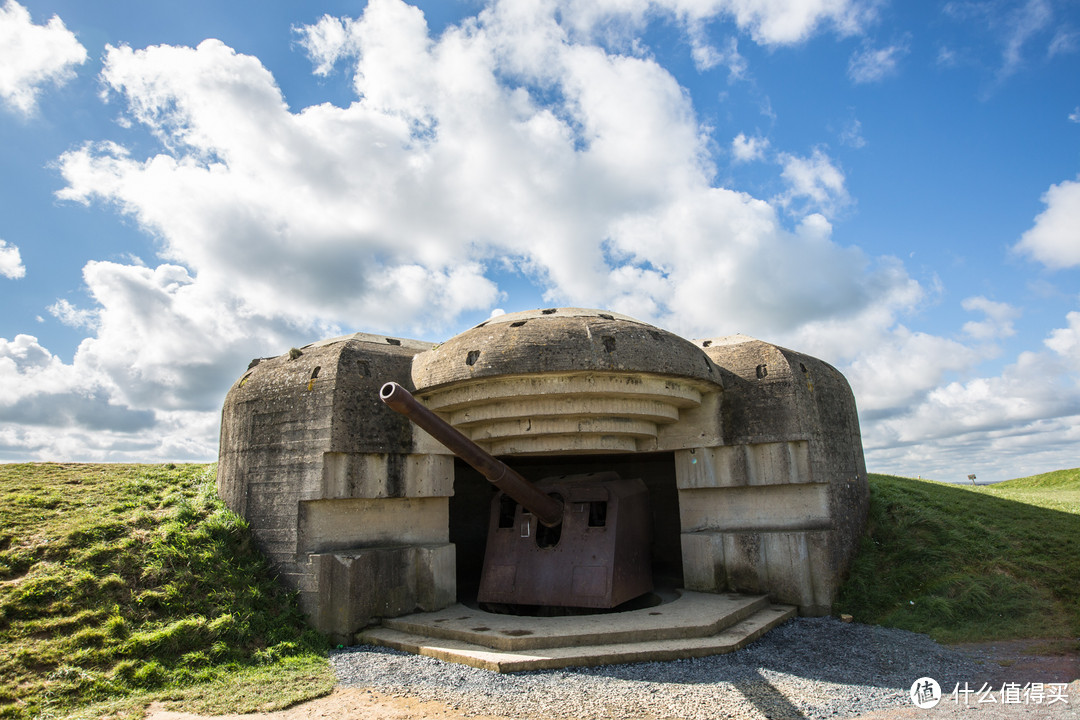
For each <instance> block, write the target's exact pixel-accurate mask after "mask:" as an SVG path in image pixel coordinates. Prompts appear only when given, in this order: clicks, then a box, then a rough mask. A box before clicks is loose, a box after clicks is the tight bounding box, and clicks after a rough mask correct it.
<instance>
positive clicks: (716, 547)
mask: <svg viewBox="0 0 1080 720" xmlns="http://www.w3.org/2000/svg"><path fill="white" fill-rule="evenodd" d="M699 344H700V345H701V347H702V348H703V350H704V352H705V353H706V354H708V355H709V357H710V358H712V360H713V361H714V362H715V363H716V364H717V366H718V367H720V368H721V374H722V377H723V383H724V387H725V394H724V406H723V411H722V412H723V423H722V425H723V428H724V438H723V441H724V442H723V446H722V447H718V448H711V449H708V450H705V451H698V452H699V453H700V454H701V456H702V457H700V458H697V459H698V462H697V465H692V464H691V463H693V462H694V460H695V457H696V456H695V451H684V452H682V453H679V454H678V460H677V462H678V463H679V467H682V468H686V472H683V473H680V476H679V478H680V482H679V487H680V493H681V495H680V505H681V506H682V507H684V508H689V507H694V508H697V509H696V510H695V511H694V512H692V513H691V516H690V517H689V518H687V520H688V522H684V526H683V532H684V533H685V534H684V540H683V547H684V562H686V563H687V565H688V566H689V567H692V568H693V571H692V572H690V571H688V573H687V577H686V583H687V587H692V588H695V589H700V590H711V591H714V592H715V591H717V590H719V589H725V588H727V589H734V590H740V591H746V592H769V593H770V594H772V595H773V596H775V597H777V598H778V599H782V600H783V601H784V602H790V603H793V604H796V605H798V606H799V609H800V611H801V612H803V613H804V614H811V615H817V614H824V613H827V612H829V610H830V608H831V606H832V603H833V601H834V600H835V595H836V590H837V589H838V588H839V586H840V583H841V582H842V581H843V577H844V575H845V573H846V572H847V568H848V565H849V563H850V560H851V556H852V555H853V554H854V552H855V549H856V547H857V544H858V539H859V535H860V534H861V532H862V528H863V525H864V523H865V521H866V513H867V508H868V503H869V487H868V485H867V479H866V465H865V461H864V459H863V451H862V439H861V436H860V433H859V421H858V414H857V412H856V408H855V399H854V396H853V395H852V393H851V389H850V387H849V386H848V384H847V381H846V380H845V379H844V377H843V376H842V375H841V374H840V373H839V372H838V371H837V370H836V369H835V368H833V367H832V366H830V365H828V364H827V363H824V362H822V361H820V360H817V359H816V358H812V357H810V356H808V355H804V354H802V353H797V352H794V351H791V350H787V349H785V348H780V347H777V346H775V345H770V344H768V343H765V342H762V341H760V340H754V339H753V338H749V337H746V336H741V335H736V336H731V337H726V338H714V339H711V340H702V341H699ZM697 466H704V467H706V468H708V469H707V470H698V469H696V467H697ZM766 486H770V487H766ZM684 495H685V497H683V496H684ZM736 508H739V510H736ZM769 508H771V510H770V509H769ZM740 510H741V511H740ZM688 556H692V557H689V558H688Z"/></svg>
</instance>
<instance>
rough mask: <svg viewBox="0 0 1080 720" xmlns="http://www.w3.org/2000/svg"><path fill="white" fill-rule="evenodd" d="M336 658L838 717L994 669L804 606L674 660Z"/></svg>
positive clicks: (506, 698)
mask: <svg viewBox="0 0 1080 720" xmlns="http://www.w3.org/2000/svg"><path fill="white" fill-rule="evenodd" d="M331 662H332V663H333V666H334V668H335V670H336V671H337V673H338V677H339V679H340V684H341V685H342V686H344V687H363V688H372V689H374V690H376V691H379V692H382V693H386V694H388V695H392V696H406V695H407V696H410V697H413V698H417V699H419V700H424V701H427V700H434V701H439V702H442V703H447V704H449V705H450V706H451V707H453V708H455V709H456V710H457V711H458V712H460V713H461V714H463V715H495V716H504V717H508V718H538V717H547V718H581V719H582V720H592V719H598V718H682V719H684V720H699V719H706V718H707V719H708V720H715V719H719V718H732V719H735V718H738V719H742V718H760V717H766V718H796V719H806V720H811V719H824V718H828V719H830V720H833V719H837V718H850V717H856V716H859V715H865V714H869V713H872V712H874V711H887V710H889V709H897V710H900V709H911V710H914V708H913V706H912V704H911V700H910V699H909V697H908V691H909V689H910V687H911V685H912V683H913V682H914V681H915V680H916V679H917V678H919V677H923V676H928V677H932V678H934V679H936V680H937V681H938V682H939V683H940V684H941V687H942V688H943V689H944V690H945V692H946V693H948V692H950V691H951V690H952V688H953V687H954V686H955V684H956V683H961V684H963V683H965V682H967V683H970V684H971V685H974V686H975V687H976V688H978V687H979V686H980V684H981V682H982V681H984V680H988V679H990V678H991V675H990V672H991V668H989V667H987V666H986V665H984V664H980V663H977V662H976V661H975V660H973V659H971V658H970V657H968V656H967V655H964V654H962V653H960V652H957V651H953V650H950V649H948V648H944V647H942V646H940V645H938V644H937V643H935V642H933V641H932V640H930V638H928V637H927V636H925V635H919V634H916V633H911V632H906V631H903V630H893V629H888V628H881V627H876V626H870V625H859V624H856V623H850V624H848V623H842V622H840V621H839V620H836V619H834V618H798V619H795V620H792V621H791V622H788V623H786V624H785V625H783V626H781V627H779V628H776V629H774V630H772V631H771V632H769V633H767V634H766V635H765V636H764V637H762V638H761V639H760V640H758V641H756V642H755V643H753V644H751V645H750V646H748V647H747V648H745V649H743V650H741V651H739V652H735V653H731V654H728V655H718V656H714V657H708V658H699V659H692V660H677V661H671V662H657V663H636V664H630V665H613V666H605V667H597V668H569V669H566V670H549V671H538V672H527V673H517V674H505V675H500V674H497V673H493V672H489V671H486V670H477V669H474V668H470V667H466V666H464V665H457V664H453V663H445V662H441V661H438V660H433V659H431V658H426V657H419V656H415V655H410V654H406V653H400V652H397V651H393V650H387V649H385V648H375V647H370V646H358V647H353V648H348V649H345V650H341V651H338V652H336V653H333V654H332V656H331ZM1039 680H1040V679H1039V678H1032V679H1031V681H1033V682H1037V681H1039ZM1069 700H1070V704H1075V703H1077V700H1078V698H1075V697H1070V698H1069ZM943 704H944V703H943ZM1010 709H1016V710H1020V708H1010ZM1032 709H1034V708H1032ZM1069 710H1070V711H1071V710H1073V708H1072V707H1070V708H1069ZM1019 716H1020V715H1019V714H1017V715H1014V717H1019ZM1070 717H1071V715H1070Z"/></svg>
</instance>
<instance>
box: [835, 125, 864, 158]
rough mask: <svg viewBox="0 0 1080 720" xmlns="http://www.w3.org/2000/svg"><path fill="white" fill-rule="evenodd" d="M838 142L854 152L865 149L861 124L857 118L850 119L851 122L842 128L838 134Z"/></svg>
mask: <svg viewBox="0 0 1080 720" xmlns="http://www.w3.org/2000/svg"><path fill="white" fill-rule="evenodd" d="M840 142H842V143H843V144H844V145H847V146H848V147H852V148H855V149H856V150H859V149H862V148H864V147H866V138H864V137H863V134H862V123H861V122H860V121H859V119H858V118H852V119H851V122H849V123H848V124H847V125H845V126H844V129H843V130H842V131H841V132H840Z"/></svg>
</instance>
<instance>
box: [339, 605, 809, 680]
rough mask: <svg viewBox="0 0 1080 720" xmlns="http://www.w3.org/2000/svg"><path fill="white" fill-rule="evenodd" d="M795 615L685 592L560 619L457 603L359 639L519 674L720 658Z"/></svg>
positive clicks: (786, 608)
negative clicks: (659, 601) (646, 604)
mask: <svg viewBox="0 0 1080 720" xmlns="http://www.w3.org/2000/svg"><path fill="white" fill-rule="evenodd" d="M797 612H798V611H797V609H796V608H795V607H793V606H790V605H772V604H770V603H769V599H768V597H766V596H764V595H736V594H721V595H717V594H712V593H696V592H689V591H679V593H678V595H677V597H676V598H675V599H673V600H672V601H671V602H667V603H663V604H661V605H657V606H654V607H647V608H641V609H639V610H629V611H626V612H618V613H604V614H596V615H577V616H565V617H522V616H517V615H498V614H494V613H488V612H484V611H482V610H477V609H474V608H470V607H466V606H465V605H460V604H458V605H453V606H451V607H448V608H446V609H444V610H440V611H438V612H431V613H417V614H415V615H407V616H405V617H399V618H393V619H386V620H383V623H382V626H381V627H375V628H369V629H367V630H364V631H362V632H360V633H358V634H357V637H356V640H357V642H358V643H361V644H370V645H380V646H383V647H390V648H394V649H397V650H404V651H406V652H411V653H416V654H418V655H427V656H429V657H434V658H438V659H440V660H445V661H448V662H456V663H461V664H463V665H471V666H472V667H477V668H482V669H485V670H493V671H495V672H520V671H524V670H550V669H555V668H563V667H570V666H591V665H612V664H615V663H626V662H644V661H656V660H676V659H679V658H689V657H703V656H705V655H720V654H722V653H727V652H732V651H734V650H738V649H740V648H742V647H745V646H746V645H747V644H749V643H750V642H753V641H754V640H756V639H757V638H759V637H761V636H762V635H763V634H765V633H766V632H767V631H769V630H770V629H772V628H774V627H776V626H777V625H779V624H781V623H783V622H786V621H787V620H788V619H790V618H792V617H794V616H795V615H796V614H797Z"/></svg>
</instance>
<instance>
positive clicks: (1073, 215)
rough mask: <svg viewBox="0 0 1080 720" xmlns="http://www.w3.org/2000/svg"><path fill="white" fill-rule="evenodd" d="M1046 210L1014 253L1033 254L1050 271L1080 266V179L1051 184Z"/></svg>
mask: <svg viewBox="0 0 1080 720" xmlns="http://www.w3.org/2000/svg"><path fill="white" fill-rule="evenodd" d="M1042 201H1043V203H1044V204H1045V205H1046V210H1044V211H1043V212H1041V213H1039V215H1037V216H1036V217H1035V226H1034V227H1032V228H1031V229H1030V230H1028V231H1027V232H1025V233H1024V234H1023V235H1022V236H1021V237H1020V242H1018V243H1017V244H1016V245H1015V246H1013V250H1014V251H1017V252H1022V253H1025V254H1027V255H1030V256H1031V257H1032V258H1034V259H1035V260H1037V261H1039V262H1041V263H1042V264H1044V265H1046V266H1047V267H1049V268H1055V269H1060V268H1069V267H1075V266H1077V265H1080V178H1078V179H1077V180H1075V181H1073V180H1066V181H1064V182H1062V183H1061V184H1059V185H1051V186H1050V189H1049V190H1047V191H1046V193H1045V194H1044V195H1043V196H1042Z"/></svg>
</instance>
